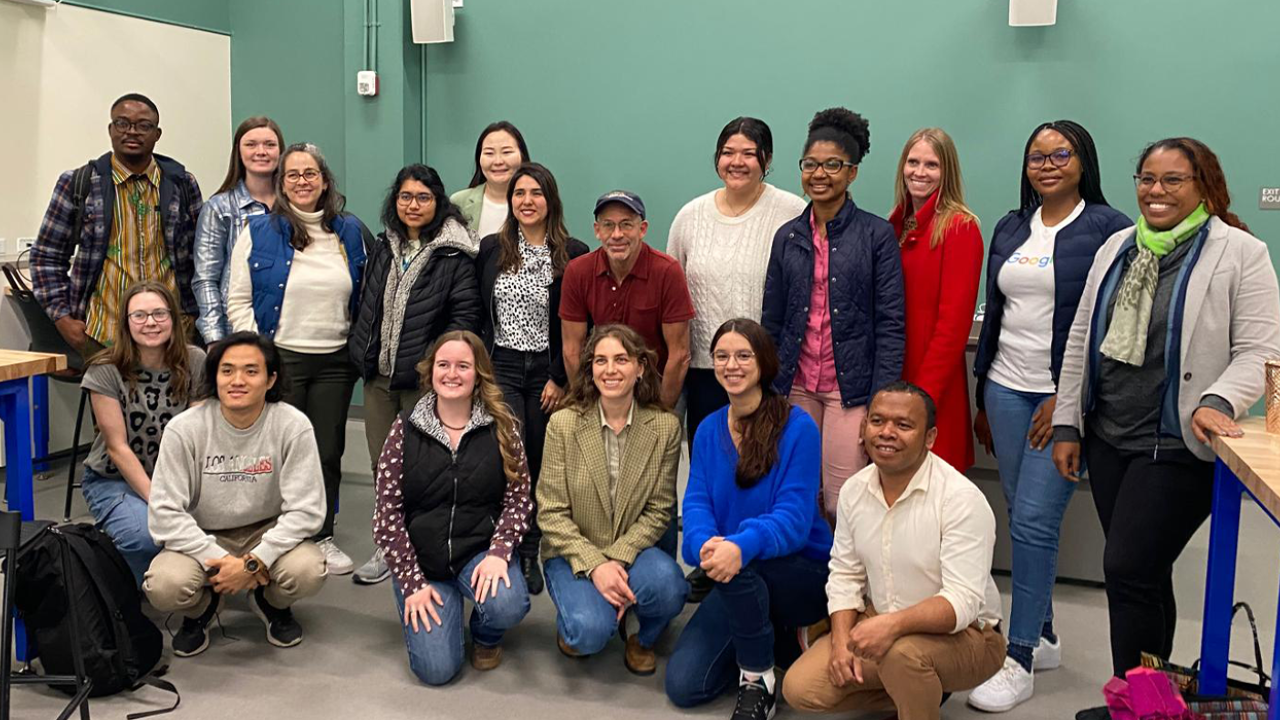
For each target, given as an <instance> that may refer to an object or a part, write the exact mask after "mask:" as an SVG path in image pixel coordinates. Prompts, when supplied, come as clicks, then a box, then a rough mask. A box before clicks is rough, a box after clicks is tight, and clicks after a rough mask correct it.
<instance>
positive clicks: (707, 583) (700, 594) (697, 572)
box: [684, 567, 716, 605]
mask: <svg viewBox="0 0 1280 720" xmlns="http://www.w3.org/2000/svg"><path fill="white" fill-rule="evenodd" d="M684 579H685V580H687V581H689V595H688V596H687V597H686V598H685V602H688V603H692V604H694V605H696V604H698V603H700V602H702V601H703V599H704V598H706V597H707V595H709V594H711V591H712V590H713V589H714V588H715V586H716V581H715V580H712V579H711V578H709V577H707V571H706V570H703V569H702V568H700V567H697V568H694V569H692V570H690V571H689V574H688V575H685V576H684Z"/></svg>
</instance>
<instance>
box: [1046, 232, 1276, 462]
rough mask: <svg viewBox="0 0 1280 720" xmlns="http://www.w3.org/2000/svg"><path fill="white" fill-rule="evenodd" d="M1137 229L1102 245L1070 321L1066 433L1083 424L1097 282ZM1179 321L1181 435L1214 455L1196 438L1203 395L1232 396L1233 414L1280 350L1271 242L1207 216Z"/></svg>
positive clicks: (1061, 398) (1062, 385)
mask: <svg viewBox="0 0 1280 720" xmlns="http://www.w3.org/2000/svg"><path fill="white" fill-rule="evenodd" d="M1133 233H1134V229H1133V228H1128V229H1125V230H1121V231H1120V232H1117V233H1116V234H1114V235H1112V236H1111V238H1110V239H1108V240H1107V242H1106V244H1105V245H1103V246H1102V248H1101V249H1099V250H1098V254H1097V255H1096V256H1095V258H1094V261H1093V267H1092V268H1091V269H1090V270H1089V278H1088V280H1087V281H1086V283H1085V289H1084V295H1083V297H1082V298H1081V299H1080V306H1079V308H1077V310H1076V317H1075V321H1074V322H1073V323H1072V324H1071V334H1070V335H1069V336H1068V338H1067V349H1066V353H1065V355H1064V357H1063V361H1062V374H1061V376H1060V378H1059V381H1058V404H1057V408H1056V409H1055V410H1054V413H1053V424H1054V427H1055V428H1063V429H1068V433H1067V434H1068V435H1069V434H1070V429H1073V430H1075V432H1076V433H1077V434H1079V433H1081V432H1082V431H1083V428H1084V417H1083V414H1084V410H1085V408H1084V403H1085V398H1086V397H1087V394H1088V388H1087V386H1086V385H1087V382H1088V378H1089V375H1090V368H1089V366H1088V364H1089V348H1090V347H1091V345H1092V341H1091V338H1090V324H1091V320H1092V319H1093V313H1094V304H1095V302H1096V301H1097V299H1098V291H1099V284H1100V283H1101V282H1102V279H1103V276H1104V275H1106V273H1107V270H1108V269H1109V268H1110V267H1111V265H1112V263H1113V262H1114V261H1115V259H1116V256H1117V254H1118V253H1119V252H1120V249H1121V247H1122V246H1123V245H1124V244H1125V241H1127V240H1129V239H1130V238H1131V237H1133ZM1181 321H1182V343H1181V348H1180V351H1181V359H1182V361H1181V370H1182V377H1180V378H1178V382H1179V386H1178V418H1179V420H1180V421H1181V428H1182V439H1183V442H1185V443H1186V444H1187V448H1188V449H1189V450H1191V452H1193V453H1194V454H1195V455H1196V457H1199V458H1201V459H1203V460H1209V461H1211V460H1213V459H1214V454H1213V450H1212V449H1210V448H1209V446H1208V445H1205V444H1204V443H1201V442H1200V441H1198V440H1196V437H1195V434H1194V433H1193V432H1192V430H1191V415H1192V414H1193V413H1194V412H1195V411H1196V408H1198V407H1200V406H1201V405H1210V406H1211V407H1216V406H1217V403H1214V402H1213V401H1210V402H1205V399H1206V397H1207V396H1209V395H1217V396H1218V397H1220V398H1223V399H1224V400H1226V401H1227V402H1228V403H1230V405H1231V409H1232V411H1233V413H1234V416H1235V417H1236V418H1239V417H1241V416H1243V415H1244V414H1245V413H1247V412H1248V411H1249V407H1250V406H1251V405H1253V403H1255V402H1257V400H1258V398H1259V397H1261V396H1262V391H1263V383H1264V370H1263V367H1264V364H1265V363H1266V361H1267V360H1268V359H1271V358H1277V357H1280V289H1278V288H1277V283H1276V273H1275V270H1274V269H1273V267H1272V265H1271V257H1270V255H1269V254H1268V252H1267V246H1266V245H1265V244H1264V243H1263V242H1262V241H1261V240H1259V239H1258V238H1255V237H1254V236H1252V235H1250V234H1249V233H1247V232H1244V231H1243V230H1239V229H1236V228H1233V227H1231V226H1230V225H1227V224H1226V223H1225V222H1223V221H1222V220H1221V219H1220V218H1217V217H1214V218H1212V219H1210V220H1209V233H1208V236H1207V237H1206V238H1205V242H1204V246H1203V248H1202V249H1201V251H1200V258H1199V261H1198V262H1197V263H1196V265H1195V267H1194V268H1193V269H1192V271H1191V276H1190V277H1189V278H1188V281H1187V293H1186V306H1185V308H1184V311H1183V314H1182V319H1181ZM1171 322H1172V319H1171ZM1055 435H1056V436H1058V435H1059V434H1058V433H1055Z"/></svg>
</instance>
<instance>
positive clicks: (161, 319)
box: [129, 308, 173, 325]
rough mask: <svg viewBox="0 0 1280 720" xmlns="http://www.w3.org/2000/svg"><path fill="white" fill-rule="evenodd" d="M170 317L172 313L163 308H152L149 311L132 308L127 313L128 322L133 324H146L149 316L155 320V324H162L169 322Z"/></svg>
mask: <svg viewBox="0 0 1280 720" xmlns="http://www.w3.org/2000/svg"><path fill="white" fill-rule="evenodd" d="M172 317H173V315H172V314H171V313H170V312H169V311H168V310H166V309H164V308H160V309H159V310H152V311H151V312H147V311H145V310H134V311H133V312H131V313H129V322H131V323H133V324H134V325H146V324H147V319H148V318H150V319H152V320H155V321H156V324H157V325H163V324H165V323H167V322H169V320H170V319H171V318H172Z"/></svg>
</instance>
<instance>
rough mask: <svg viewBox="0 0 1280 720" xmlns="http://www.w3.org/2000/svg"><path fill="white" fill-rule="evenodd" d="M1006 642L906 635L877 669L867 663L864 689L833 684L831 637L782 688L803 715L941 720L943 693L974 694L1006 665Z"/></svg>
mask: <svg viewBox="0 0 1280 720" xmlns="http://www.w3.org/2000/svg"><path fill="white" fill-rule="evenodd" d="M1004 656H1005V640H1004V637H1003V636H1001V635H1000V633H998V632H996V631H995V630H994V629H992V628H986V629H984V630H979V629H977V628H976V627H973V626H970V627H967V628H965V629H964V630H963V631H961V632H959V633H956V634H954V635H906V636H903V637H901V638H898V641H897V642H895V643H894V644H893V647H891V648H890V649H889V652H888V654H886V655H885V656H884V657H883V658H882V659H881V660H880V661H879V662H878V663H877V662H871V661H869V660H868V661H863V663H862V679H863V682H862V683H861V684H859V683H857V682H851V683H849V684H848V685H846V686H845V687H836V686H835V685H832V684H831V678H830V675H829V674H828V672H827V667H828V665H830V662H831V635H830V634H827V635H824V636H822V637H821V638H819V639H818V641H817V642H816V643H814V645H813V647H811V648H809V650H807V651H806V652H805V654H804V655H802V656H800V659H799V660H797V661H796V663H795V664H794V665H792V666H791V669H790V670H788V671H787V674H786V677H785V678H784V680H783V683H782V694H783V696H784V697H785V698H786V699H787V704H788V705H790V706H791V707H793V708H795V709H797V710H801V711H804V712H850V711H853V710H895V709H896V710H897V711H898V717H899V718H900V720H937V718H938V717H939V716H940V710H939V706H940V705H941V704H942V694H943V693H944V692H956V691H958V690H969V689H971V688H975V687H977V686H978V685H980V684H982V683H983V682H984V681H986V679H987V678H989V677H991V676H992V675H994V674H996V671H998V670H999V669H1000V667H1001V665H1003V663H1004Z"/></svg>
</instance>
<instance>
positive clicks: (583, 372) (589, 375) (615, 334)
mask: <svg viewBox="0 0 1280 720" xmlns="http://www.w3.org/2000/svg"><path fill="white" fill-rule="evenodd" d="M605 338H613V339H614V340H617V341H618V343H619V344H621V345H622V349H623V350H625V351H626V353H627V355H629V356H630V357H631V359H633V360H635V361H636V362H637V363H639V364H640V368H641V370H642V372H641V374H640V377H639V378H637V379H636V385H635V387H634V388H633V389H632V397H633V398H634V401H635V402H636V403H639V404H640V406H641V407H653V408H658V409H660V410H668V409H670V408H668V407H666V406H665V405H663V404H662V384H661V383H660V382H659V380H658V372H657V367H658V354H657V353H655V352H654V351H653V350H650V349H649V346H648V345H646V344H645V342H644V338H643V337H641V336H640V333H638V332H636V331H635V330H632V329H631V328H629V327H627V326H626V325H620V324H609V325H597V326H596V327H595V329H593V330H592V331H591V335H590V337H588V338H587V342H586V343H584V344H583V346H582V355H581V357H580V359H579V361H578V372H577V373H575V374H574V376H573V377H572V378H570V379H569V380H570V381H569V392H568V393H567V394H566V395H565V397H564V401H563V402H561V403H560V407H562V408H573V409H575V410H577V411H578V414H579V415H581V414H583V413H586V412H590V411H593V410H595V407H596V403H598V402H600V389H599V388H597V387H596V380H595V373H594V371H593V369H592V366H593V365H594V362H593V361H594V360H595V355H596V345H599V344H600V341H601V340H604V339H605Z"/></svg>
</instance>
